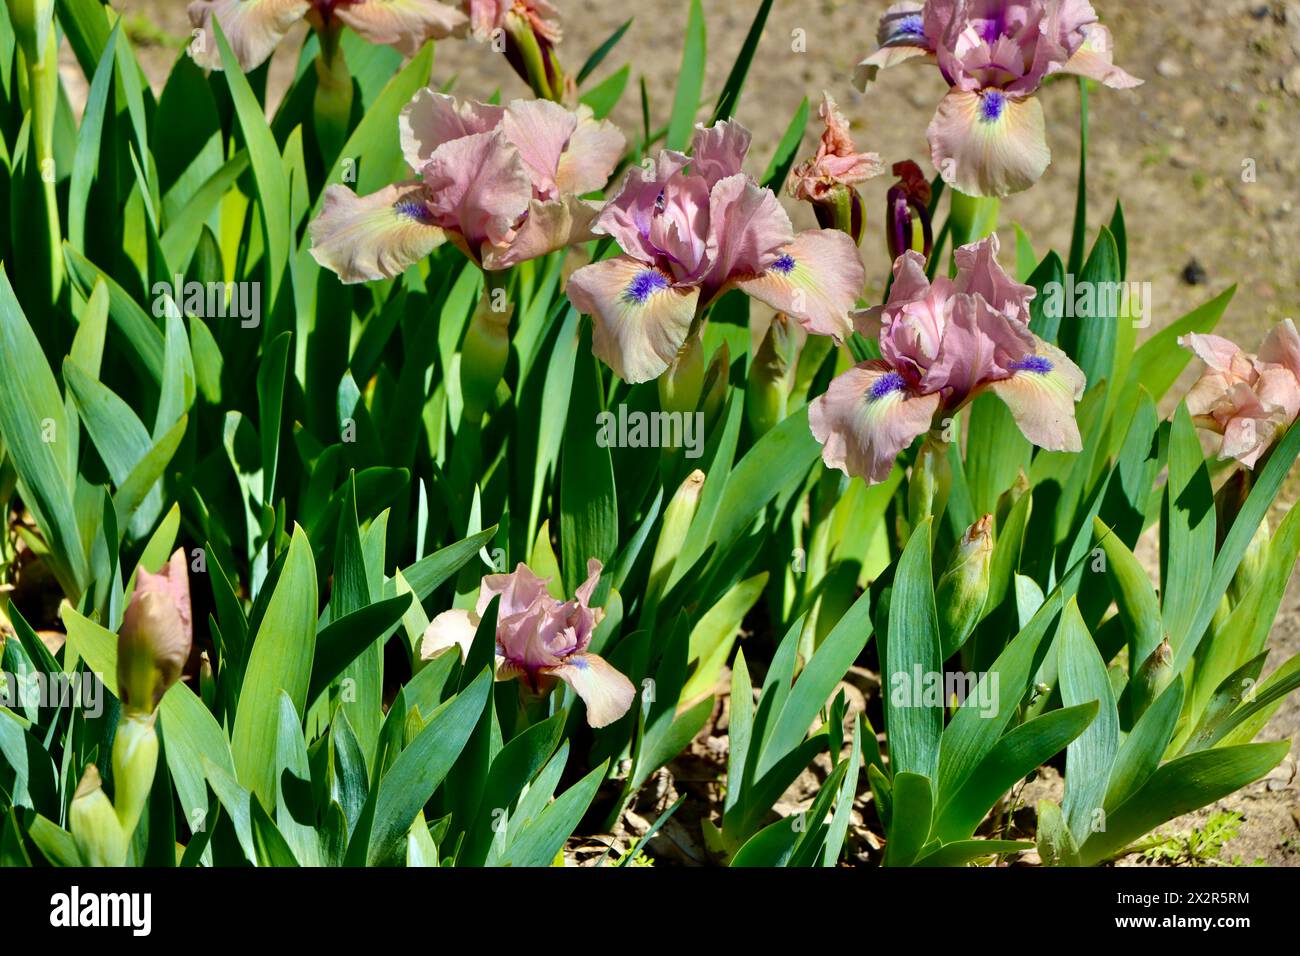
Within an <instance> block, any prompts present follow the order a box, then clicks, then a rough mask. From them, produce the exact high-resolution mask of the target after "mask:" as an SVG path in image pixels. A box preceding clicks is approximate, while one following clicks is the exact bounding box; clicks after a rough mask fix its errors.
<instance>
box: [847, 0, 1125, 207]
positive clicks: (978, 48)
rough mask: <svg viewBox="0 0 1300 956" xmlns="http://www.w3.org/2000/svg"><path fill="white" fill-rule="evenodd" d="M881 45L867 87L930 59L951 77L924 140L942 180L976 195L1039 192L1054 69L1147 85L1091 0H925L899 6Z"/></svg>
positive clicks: (888, 16) (864, 65)
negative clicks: (1117, 48)
mask: <svg viewBox="0 0 1300 956" xmlns="http://www.w3.org/2000/svg"><path fill="white" fill-rule="evenodd" d="M877 39H878V41H879V43H880V48H879V49H878V50H877V51H876V52H875V53H873V54H872V55H871V56H869V57H867V58H866V59H865V60H863V61H862V62H861V63H860V64H858V69H857V72H856V74H855V76H854V81H855V83H856V84H857V86H858V88H859V89H865V88H866V85H867V84H868V83H870V82H871V81H872V80H874V79H875V76H876V73H877V71H878V70H880V69H881V68H882V67H887V66H893V65H894V64H896V63H901V62H902V61H904V60H909V59H912V58H913V57H918V56H923V57H925V58H927V59H928V60H930V61H931V62H934V63H937V64H938V67H939V70H940V72H941V73H942V74H943V78H944V79H945V80H946V81H947V83H948V86H949V90H948V94H947V95H946V96H945V97H944V98H943V99H942V100H941V101H940V103H939V108H938V110H937V112H936V113H935V114H934V119H933V120H932V121H931V123H930V126H929V129H928V130H927V131H926V136H927V138H928V139H929V141H930V155H931V158H932V159H933V161H934V165H935V168H936V169H938V170H939V173H940V174H941V175H942V176H943V179H944V182H946V183H948V184H949V185H950V186H954V187H956V188H957V189H960V190H961V191H962V192H964V193H967V194H968V195H972V196H1005V195H1007V194H1009V193H1014V192H1019V191H1021V190H1023V189H1027V188H1029V187H1030V186H1032V185H1033V184H1034V183H1035V182H1037V181H1038V179H1039V178H1040V177H1041V176H1042V175H1043V172H1044V171H1045V170H1046V169H1047V166H1048V163H1050V162H1051V158H1052V156H1051V151H1050V150H1049V149H1048V148H1047V139H1046V136H1045V132H1044V121H1043V108H1042V106H1041V105H1040V104H1039V102H1038V100H1037V99H1036V98H1035V97H1034V93H1035V92H1036V91H1037V90H1038V88H1039V86H1041V85H1042V83H1043V81H1044V80H1045V79H1046V78H1047V77H1049V76H1052V75H1053V74H1056V73H1072V74H1075V75H1078V76H1083V77H1087V78H1088V79H1092V80H1097V81H1098V82H1100V83H1104V84H1105V85H1106V86H1109V87H1112V88H1114V89H1127V88H1129V87H1133V86H1137V85H1138V84H1139V83H1141V82H1142V81H1141V80H1139V79H1136V78H1135V77H1133V76H1130V75H1129V74H1128V73H1126V72H1125V71H1124V70H1122V69H1120V68H1119V67H1117V66H1115V64H1114V63H1113V62H1112V61H1111V56H1112V42H1111V36H1110V31H1109V30H1107V29H1106V27H1104V26H1102V25H1101V24H1100V23H1098V22H1097V14H1096V12H1095V11H1094V10H1093V8H1092V5H1091V4H1090V3H1088V2H1087V0H927V2H926V3H923V4H922V3H918V2H915V0H911V2H904V3H895V4H894V5H893V6H891V7H890V8H889V9H888V10H887V11H886V12H885V14H884V16H883V17H882V18H881V20H880V27H879V30H878V32H877Z"/></svg>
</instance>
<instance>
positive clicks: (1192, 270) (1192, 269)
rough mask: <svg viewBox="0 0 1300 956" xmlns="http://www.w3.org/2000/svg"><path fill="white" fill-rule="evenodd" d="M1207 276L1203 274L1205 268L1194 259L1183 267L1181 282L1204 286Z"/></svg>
mask: <svg viewBox="0 0 1300 956" xmlns="http://www.w3.org/2000/svg"><path fill="white" fill-rule="evenodd" d="M1208 278H1209V276H1208V275H1207V274H1206V272H1205V266H1203V265H1201V264H1200V263H1199V262H1197V261H1196V260H1195V259H1193V260H1191V261H1190V262H1188V263H1187V265H1185V266H1183V281H1184V282H1186V283H1187V284H1188V285H1204V284H1205V280H1206V279H1208Z"/></svg>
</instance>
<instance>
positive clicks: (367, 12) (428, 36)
mask: <svg viewBox="0 0 1300 956" xmlns="http://www.w3.org/2000/svg"><path fill="white" fill-rule="evenodd" d="M330 12H331V13H332V14H333V15H334V16H336V17H338V18H339V19H340V20H341V21H343V22H344V23H346V24H347V25H348V26H350V27H351V28H352V29H353V30H356V31H357V33H359V34H361V35H362V36H363V37H365V38H366V39H367V40H369V41H370V42H371V43H383V44H387V45H388V46H391V47H396V48H397V50H398V51H400V52H401V53H402V54H403V55H404V56H415V54H416V53H418V52H419V51H420V47H422V46H424V44H425V43H426V42H428V41H429V40H441V39H443V38H445V37H449V36H463V35H464V34H465V32H466V29H467V27H468V26H469V18H468V17H467V16H465V14H464V13H462V12H461V11H460V10H457V9H456V8H455V7H449V6H447V5H446V4H445V3H438V2H437V0H363V2H362V3H337V4H334V5H333V6H332V8H331V11H330Z"/></svg>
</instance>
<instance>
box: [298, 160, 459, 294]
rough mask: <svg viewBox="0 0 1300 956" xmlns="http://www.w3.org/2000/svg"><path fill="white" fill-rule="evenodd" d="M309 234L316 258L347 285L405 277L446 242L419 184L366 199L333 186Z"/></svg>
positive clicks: (391, 188) (388, 189) (388, 188)
mask: <svg viewBox="0 0 1300 956" xmlns="http://www.w3.org/2000/svg"><path fill="white" fill-rule="evenodd" d="M310 231H311V254H312V256H313V257H314V258H315V259H316V261H317V262H319V263H320V264H321V265H322V266H324V267H325V268H326V269H329V270H330V271H331V272H333V273H334V274H335V275H337V276H338V277H339V279H340V280H342V281H343V282H347V283H351V282H366V281H370V280H374V279H391V278H393V277H395V276H398V275H401V273H402V272H404V271H405V270H406V268H407V267H408V266H410V265H412V264H413V263H415V262H418V261H419V260H421V259H423V258H424V257H425V256H427V255H428V254H429V253H430V252H432V251H433V250H434V249H436V248H437V247H438V246H439V245H441V244H442V243H443V241H444V240H445V239H446V233H445V232H444V231H443V230H442V229H440V228H439V227H438V226H437V225H435V224H434V223H433V221H432V218H431V216H430V213H429V210H428V207H427V206H426V205H425V202H424V191H423V189H422V188H421V187H420V185H419V183H400V184H398V185H395V186H385V187H384V188H383V189H381V190H379V192H377V193H371V194H370V195H368V196H358V195H357V194H356V193H354V192H353V191H352V190H350V189H348V188H347V187H346V186H339V185H334V186H330V187H329V188H328V189H326V190H325V199H324V203H323V205H322V207H321V213H320V215H319V216H317V217H316V218H315V219H314V220H313V221H312V223H311V227H310Z"/></svg>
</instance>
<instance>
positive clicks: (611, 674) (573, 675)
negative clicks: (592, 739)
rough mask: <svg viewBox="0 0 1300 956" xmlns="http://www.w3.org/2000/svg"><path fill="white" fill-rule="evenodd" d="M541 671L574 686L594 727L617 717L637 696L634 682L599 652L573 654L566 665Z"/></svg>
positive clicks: (589, 721) (622, 713)
mask: <svg viewBox="0 0 1300 956" xmlns="http://www.w3.org/2000/svg"><path fill="white" fill-rule="evenodd" d="M542 672H543V673H545V674H548V675H549V676H551V677H558V678H559V679H560V680H562V681H564V682H565V683H566V684H568V685H569V686H570V687H572V688H573V690H574V692H575V693H577V695H578V696H579V697H581V698H582V702H583V703H584V704H586V705H587V723H588V724H589V725H591V726H592V727H606V726H608V725H609V724H612V723H613V722H614V721H616V720H618V719H619V718H620V717H622V716H623V715H624V714H626V713H627V712H628V709H629V708H630V707H631V706H632V701H633V699H634V698H635V697H636V688H635V687H633V686H632V682H631V681H630V680H628V679H627V678H626V677H625V676H623V674H621V673H620V672H619V671H617V670H615V669H614V667H613V666H612V665H611V664H610V663H609V662H608V661H606V660H605V659H604V658H603V657H600V656H598V655H596V654H570V655H569V656H568V657H567V658H565V660H564V663H563V664H560V665H558V666H556V667H546V668H543V669H542Z"/></svg>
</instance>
